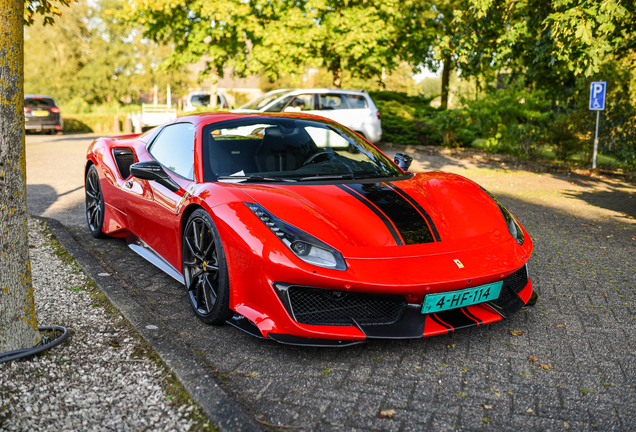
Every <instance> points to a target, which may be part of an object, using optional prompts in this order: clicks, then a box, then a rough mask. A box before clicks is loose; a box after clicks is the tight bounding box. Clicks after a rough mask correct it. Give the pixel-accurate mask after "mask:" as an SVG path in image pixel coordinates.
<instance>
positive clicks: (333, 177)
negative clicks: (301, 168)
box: [298, 174, 355, 181]
mask: <svg viewBox="0 0 636 432" xmlns="http://www.w3.org/2000/svg"><path fill="white" fill-rule="evenodd" d="M354 178H355V176H354V175H353V174H337V175H324V176H320V175H317V176H313V177H303V178H300V179H298V181H312V180H342V179H354Z"/></svg>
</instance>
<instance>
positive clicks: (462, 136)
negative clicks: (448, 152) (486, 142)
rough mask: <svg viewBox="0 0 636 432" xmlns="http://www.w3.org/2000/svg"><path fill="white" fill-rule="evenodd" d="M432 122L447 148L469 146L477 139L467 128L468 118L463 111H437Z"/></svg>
mask: <svg viewBox="0 0 636 432" xmlns="http://www.w3.org/2000/svg"><path fill="white" fill-rule="evenodd" d="M434 121H435V124H436V125H437V128H438V129H439V132H440V134H441V136H442V138H443V141H444V145H445V146H447V147H465V146H470V145H471V144H472V142H473V141H474V140H475V138H477V135H476V134H475V132H474V131H473V130H472V129H471V128H470V127H469V124H468V116H467V115H466V113H465V112H464V111H463V110H458V109H457V110H443V111H439V112H438V113H437V114H436V115H435V118H434Z"/></svg>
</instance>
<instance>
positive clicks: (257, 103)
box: [238, 90, 289, 110]
mask: <svg viewBox="0 0 636 432" xmlns="http://www.w3.org/2000/svg"><path fill="white" fill-rule="evenodd" d="M287 92H289V90H274V91H271V92H269V93H265V94H264V95H263V96H261V97H259V98H258V99H254V100H253V101H251V102H248V103H246V104H245V105H243V106H242V107H239V108H238V109H246V110H260V109H262V108H264V107H265V106H266V105H269V104H270V103H272V102H274V101H275V100H276V99H278V98H279V97H281V96H282V95H283V94H284V93H287Z"/></svg>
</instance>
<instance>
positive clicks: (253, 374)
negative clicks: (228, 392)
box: [243, 372, 258, 377]
mask: <svg viewBox="0 0 636 432" xmlns="http://www.w3.org/2000/svg"><path fill="white" fill-rule="evenodd" d="M256 375H258V372H250V373H246V374H244V375H243V376H244V377H255V376H256Z"/></svg>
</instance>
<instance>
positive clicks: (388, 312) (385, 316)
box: [288, 286, 406, 326]
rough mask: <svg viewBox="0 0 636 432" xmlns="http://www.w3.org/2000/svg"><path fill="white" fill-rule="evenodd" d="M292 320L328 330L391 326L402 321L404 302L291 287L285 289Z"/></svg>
mask: <svg viewBox="0 0 636 432" xmlns="http://www.w3.org/2000/svg"><path fill="white" fill-rule="evenodd" d="M288 294H289V301H290V306H291V309H292V313H293V316H294V318H295V320H296V321H297V322H299V323H301V324H313V325H327V326H353V325H355V324H354V320H355V322H357V323H358V324H360V325H387V324H394V323H396V322H397V321H399V320H400V318H402V315H403V314H404V310H405V308H406V299H405V298H404V297H402V296H398V295H384V294H366V293H358V292H349V291H334V290H327V289H321V288H310V287H302V286H291V287H289V289H288Z"/></svg>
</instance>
